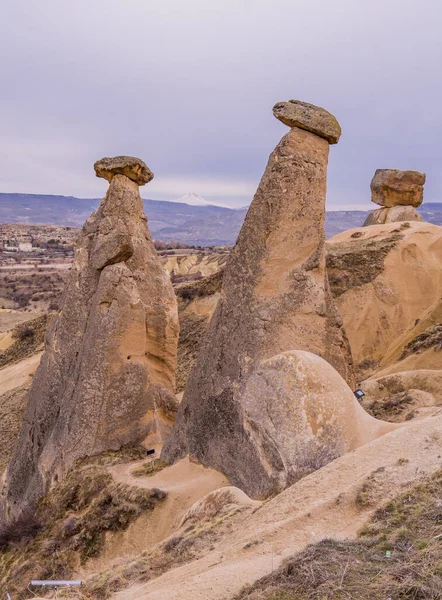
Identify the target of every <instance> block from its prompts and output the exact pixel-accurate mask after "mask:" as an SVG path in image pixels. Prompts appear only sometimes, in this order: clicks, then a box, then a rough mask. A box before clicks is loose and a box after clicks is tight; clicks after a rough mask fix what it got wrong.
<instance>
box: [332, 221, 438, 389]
mask: <svg viewBox="0 0 442 600" xmlns="http://www.w3.org/2000/svg"><path fill="white" fill-rule="evenodd" d="M327 271H328V275H329V278H330V285H331V288H332V291H333V295H334V297H335V299H336V303H337V305H338V308H339V312H340V314H341V315H342V318H343V320H344V326H345V330H346V332H347V335H348V338H349V340H350V345H351V349H352V355H353V360H354V363H355V366H356V368H358V367H359V375H360V377H363V378H366V377H367V376H368V375H369V374H371V373H372V372H373V370H374V369H375V368H377V367H378V366H380V367H381V368H382V369H384V368H385V367H387V366H389V365H393V364H395V365H396V368H397V370H401V371H404V370H412V369H416V368H426V369H433V368H437V367H436V366H434V365H431V363H430V360H429V357H428V356H426V358H425V359H423V364H421V365H420V366H417V363H413V365H411V363H409V364H408V366H401V362H402V361H400V362H399V363H397V361H398V360H399V357H400V355H401V353H402V351H403V349H404V347H405V345H406V344H407V343H408V342H409V341H410V340H411V339H413V337H415V335H416V334H417V333H421V332H422V331H423V330H425V329H426V328H427V327H430V326H431V325H434V324H435V323H438V322H440V315H441V314H442V310H441V309H440V308H439V312H437V311H436V308H435V307H436V306H437V303H439V302H440V298H441V289H442V227H439V226H437V225H432V224H430V223H418V222H411V223H402V224H400V223H389V224H385V225H378V226H376V227H363V228H358V229H352V230H350V231H345V232H343V233H340V234H339V235H337V236H335V237H333V238H331V239H330V240H328V241H327ZM427 311H430V312H434V318H432V319H429V318H428V319H427V318H425V315H426V313H427ZM422 325H425V326H424V327H423V329H419V330H418V331H416V330H415V328H416V326H418V328H420V327H421V326H422ZM407 332H408V333H407ZM412 332H414V333H412ZM402 336H405V337H404V338H403V339H402ZM410 336H411V337H410ZM401 339H402V341H400V340H401ZM399 342H400V343H399ZM437 356H439V355H437ZM437 356H436V357H435V358H436V359H437ZM411 358H412V357H409V359H405V360H404V361H403V363H405V362H407V361H409V360H410V361H411ZM439 361H440V359H439ZM425 363H426V365H427V366H425ZM439 364H440V362H439ZM439 368H440V367H439Z"/></svg>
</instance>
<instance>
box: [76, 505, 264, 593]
mask: <svg viewBox="0 0 442 600" xmlns="http://www.w3.org/2000/svg"><path fill="white" fill-rule="evenodd" d="M251 510H252V508H251V507H248V506H247V507H246V506H238V505H228V506H218V507H217V509H216V510H213V511H211V512H210V514H209V513H207V514H206V515H204V517H202V518H200V519H191V520H190V521H186V522H185V524H184V525H183V527H181V529H180V530H179V531H178V532H177V533H176V534H175V535H174V536H173V537H170V538H169V539H167V540H166V541H165V542H164V543H162V544H160V545H158V546H156V547H155V548H153V549H152V550H150V551H147V552H143V553H142V554H141V555H140V556H139V557H138V558H136V559H134V560H130V561H128V562H126V563H123V564H120V565H119V566H117V567H114V568H112V569H109V570H108V571H105V572H103V573H100V574H99V575H96V576H93V577H91V578H90V579H88V580H87V581H86V582H85V584H84V586H83V589H82V594H84V595H85V596H86V597H90V598H94V599H96V600H107V599H108V598H109V597H110V596H112V594H114V593H115V592H118V591H120V590H123V589H125V588H128V587H130V586H133V585H136V584H139V583H145V582H147V581H150V580H151V579H155V578H156V577H159V576H160V575H162V574H163V573H166V572H167V571H169V570H171V569H174V568H176V567H178V566H180V565H183V564H186V563H188V562H191V561H193V560H197V559H198V558H200V557H202V556H204V555H205V554H206V553H207V552H208V551H209V550H213V547H214V544H215V543H216V542H218V541H219V540H220V539H222V538H223V537H224V536H225V535H227V534H228V533H231V532H232V531H233V530H234V529H235V528H238V527H240V521H242V520H243V518H244V513H247V512H250V511H251ZM83 597H84V596H82V595H81V594H79V593H78V592H76V591H72V592H70V593H69V598H76V599H77V598H78V599H79V598H83Z"/></svg>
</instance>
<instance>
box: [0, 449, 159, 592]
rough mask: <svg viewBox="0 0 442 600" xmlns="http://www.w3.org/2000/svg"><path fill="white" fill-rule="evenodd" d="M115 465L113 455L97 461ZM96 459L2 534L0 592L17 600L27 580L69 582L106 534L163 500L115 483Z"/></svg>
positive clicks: (81, 465)
mask: <svg viewBox="0 0 442 600" xmlns="http://www.w3.org/2000/svg"><path fill="white" fill-rule="evenodd" d="M101 458H102V460H103V461H104V463H105V464H106V463H108V461H110V462H111V463H112V462H114V463H115V461H116V460H117V453H113V456H112V454H110V455H109V453H108V454H107V455H105V456H104V457H101ZM99 462H100V458H98V457H97V458H96V459H95V462H94V461H92V464H90V463H88V462H87V461H86V460H85V461H82V462H81V463H78V464H77V465H76V466H75V467H74V468H73V469H72V470H71V471H70V473H69V474H68V476H67V477H66V479H65V480H64V481H63V482H62V483H60V484H58V485H57V486H55V487H54V489H53V490H52V491H51V492H50V494H49V495H48V496H47V497H46V498H44V499H43V500H42V501H41V502H40V504H39V506H38V508H37V511H36V513H35V515H31V514H27V515H24V516H23V517H21V518H20V519H19V520H18V521H15V522H12V523H9V524H7V525H4V526H3V527H2V528H1V529H0V587H1V589H8V591H9V592H10V593H11V594H12V593H14V598H15V599H16V600H22V599H23V598H27V597H28V594H27V593H26V592H25V589H26V586H27V584H28V583H29V581H30V579H68V578H70V577H71V575H72V574H73V573H74V572H75V571H76V570H77V569H78V568H79V567H80V566H81V565H82V564H84V563H85V562H86V561H87V560H88V559H89V558H91V557H95V556H98V555H99V554H100V552H101V550H102V548H103V544H104V540H105V535H106V532H110V531H121V530H124V529H127V527H128V526H129V524H130V523H131V522H133V521H134V520H135V519H137V518H138V517H139V516H140V515H141V514H142V513H143V512H145V511H151V510H153V509H154V508H155V506H156V504H157V503H158V502H160V501H161V500H162V499H163V498H165V496H166V494H165V492H163V491H161V490H159V489H144V488H138V487H131V486H128V485H125V484H122V483H115V482H114V481H113V479H112V477H111V475H110V474H109V473H108V472H107V470H106V468H105V467H103V466H102V465H100V464H99Z"/></svg>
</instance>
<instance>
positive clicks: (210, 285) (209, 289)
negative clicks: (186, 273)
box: [175, 268, 224, 303]
mask: <svg viewBox="0 0 442 600" xmlns="http://www.w3.org/2000/svg"><path fill="white" fill-rule="evenodd" d="M223 273H224V269H223V268H221V269H220V270H219V271H217V272H216V273H213V274H212V275H207V277H203V278H200V279H198V280H196V281H191V282H188V283H183V284H181V285H177V286H176V287H175V293H176V295H177V297H178V300H179V301H180V302H185V303H189V302H190V301H191V300H193V299H194V298H201V297H206V296H212V295H213V294H215V293H216V292H220V291H221V286H222V281H223Z"/></svg>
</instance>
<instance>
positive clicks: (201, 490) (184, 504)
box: [110, 458, 230, 540]
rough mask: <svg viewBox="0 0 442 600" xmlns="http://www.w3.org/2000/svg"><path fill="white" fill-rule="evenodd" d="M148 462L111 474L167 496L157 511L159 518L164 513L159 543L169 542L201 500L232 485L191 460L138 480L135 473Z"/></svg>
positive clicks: (158, 531)
mask: <svg viewBox="0 0 442 600" xmlns="http://www.w3.org/2000/svg"><path fill="white" fill-rule="evenodd" d="M144 462H146V461H138V462H136V463H132V464H130V465H127V464H123V465H117V466H116V467H113V468H111V469H110V472H111V475H112V476H113V478H114V479H115V480H116V481H117V482H121V483H127V484H128V485H135V486H138V487H142V488H147V489H151V488H159V489H160V490H163V491H164V492H166V493H167V497H166V499H165V501H164V502H162V503H161V506H159V507H158V508H156V509H155V512H156V513H157V514H159V513H161V516H159V518H158V519H156V521H158V522H157V523H156V536H155V537H156V538H157V539H158V540H163V539H165V538H166V537H167V536H168V535H170V534H171V533H173V532H174V531H175V530H176V529H178V526H179V524H180V521H181V519H182V518H183V516H184V514H185V513H186V512H187V510H188V509H189V508H190V507H191V506H192V505H193V504H195V502H196V501H197V500H199V499H200V498H202V497H203V496H205V495H206V494H209V493H210V492H213V490H216V489H218V488H220V487H224V486H226V485H230V484H229V482H228V480H227V479H226V478H225V477H224V475H222V474H221V473H219V472H218V471H215V470H214V469H206V468H205V467H203V466H202V465H200V464H197V463H194V462H191V461H190V460H189V458H184V459H183V460H180V461H179V462H177V463H175V464H174V465H172V466H171V467H168V468H167V469H163V470H162V471H159V472H158V473H156V474H155V475H152V476H151V477H134V476H133V475H132V471H133V470H134V469H135V468H136V467H137V466H140V465H141V464H143V463H144Z"/></svg>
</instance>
